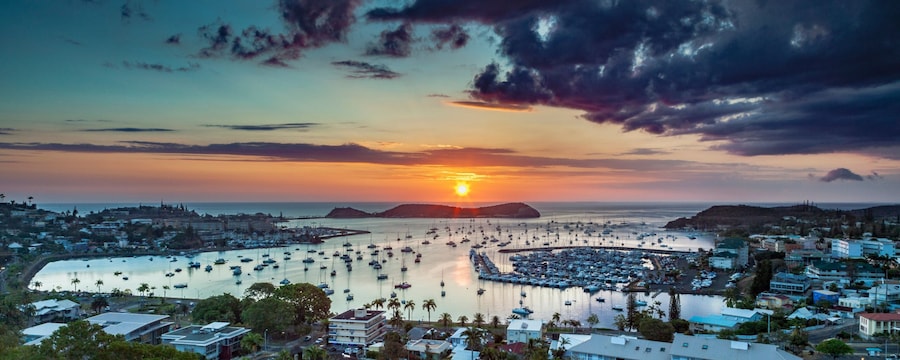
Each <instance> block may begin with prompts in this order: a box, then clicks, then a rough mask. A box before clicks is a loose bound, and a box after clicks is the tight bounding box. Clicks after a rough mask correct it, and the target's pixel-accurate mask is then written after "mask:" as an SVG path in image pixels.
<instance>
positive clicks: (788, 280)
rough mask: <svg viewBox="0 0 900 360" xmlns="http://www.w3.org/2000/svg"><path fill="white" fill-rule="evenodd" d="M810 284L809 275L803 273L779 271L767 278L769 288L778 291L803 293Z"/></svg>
mask: <svg viewBox="0 0 900 360" xmlns="http://www.w3.org/2000/svg"><path fill="white" fill-rule="evenodd" d="M810 284H811V281H810V279H809V277H807V276H805V275H794V274H791V273H786V272H779V273H776V274H775V275H772V280H769V290H770V291H774V292H780V293H805V292H806V290H809V287H810Z"/></svg>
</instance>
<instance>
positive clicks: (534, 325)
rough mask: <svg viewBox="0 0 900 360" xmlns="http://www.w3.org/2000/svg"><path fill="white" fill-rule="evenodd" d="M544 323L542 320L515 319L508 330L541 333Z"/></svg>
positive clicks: (510, 322)
mask: <svg viewBox="0 0 900 360" xmlns="http://www.w3.org/2000/svg"><path fill="white" fill-rule="evenodd" d="M542 326H543V323H542V322H541V321H540V320H525V319H515V320H510V321H509V326H507V327H506V330H532V331H541V327H542Z"/></svg>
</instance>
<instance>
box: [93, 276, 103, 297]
mask: <svg viewBox="0 0 900 360" xmlns="http://www.w3.org/2000/svg"><path fill="white" fill-rule="evenodd" d="M94 285H97V293H98V294H99V293H100V286H103V280H101V279H97V282H95V283H94Z"/></svg>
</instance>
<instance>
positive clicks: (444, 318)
mask: <svg viewBox="0 0 900 360" xmlns="http://www.w3.org/2000/svg"><path fill="white" fill-rule="evenodd" d="M438 322H439V323H441V325H443V326H444V329H445V330H447V329H450V324H452V323H453V316H451V315H450V313H443V314H441V317H440V318H439V319H438Z"/></svg>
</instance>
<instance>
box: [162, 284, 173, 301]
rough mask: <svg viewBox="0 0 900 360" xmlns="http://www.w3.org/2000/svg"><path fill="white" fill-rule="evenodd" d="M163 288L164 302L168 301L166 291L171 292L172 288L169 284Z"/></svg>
mask: <svg viewBox="0 0 900 360" xmlns="http://www.w3.org/2000/svg"><path fill="white" fill-rule="evenodd" d="M162 289H163V298H162V302H166V293H167V292H169V289H171V288H170V287H169V285H163V287H162Z"/></svg>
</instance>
